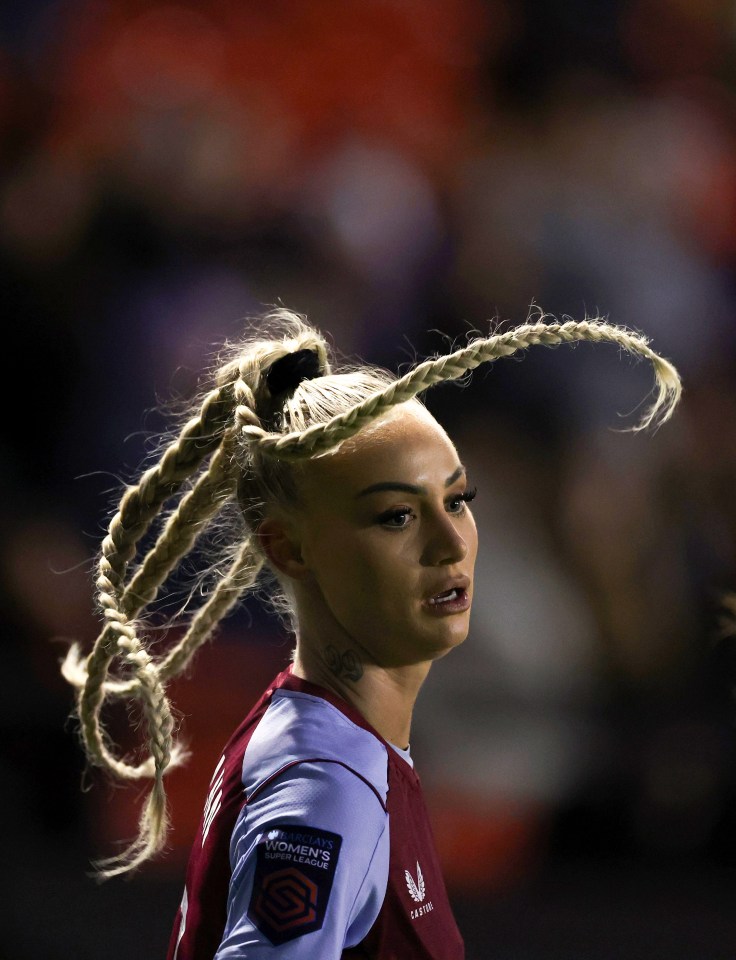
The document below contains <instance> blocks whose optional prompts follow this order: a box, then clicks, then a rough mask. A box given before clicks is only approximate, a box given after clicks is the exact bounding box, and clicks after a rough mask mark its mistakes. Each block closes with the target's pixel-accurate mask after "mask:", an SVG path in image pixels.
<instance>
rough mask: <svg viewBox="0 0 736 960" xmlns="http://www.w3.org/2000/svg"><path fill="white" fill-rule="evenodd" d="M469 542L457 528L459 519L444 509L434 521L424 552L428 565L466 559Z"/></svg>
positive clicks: (445, 563) (425, 561)
mask: <svg viewBox="0 0 736 960" xmlns="http://www.w3.org/2000/svg"><path fill="white" fill-rule="evenodd" d="M467 554H468V544H467V543H466V541H465V539H464V537H463V536H462V534H461V533H460V531H459V530H458V528H457V521H456V520H455V519H454V518H453V517H451V516H449V515H448V514H447V513H445V512H444V511H443V512H442V514H441V516H438V517H437V519H436V520H435V521H434V522H433V524H432V527H431V532H430V534H429V536H428V538H427V542H426V544H425V546H424V551H423V554H422V563H423V564H425V565H426V566H432V567H435V566H448V565H450V564H453V563H459V562H460V561H461V560H464V559H465V557H466V556H467Z"/></svg>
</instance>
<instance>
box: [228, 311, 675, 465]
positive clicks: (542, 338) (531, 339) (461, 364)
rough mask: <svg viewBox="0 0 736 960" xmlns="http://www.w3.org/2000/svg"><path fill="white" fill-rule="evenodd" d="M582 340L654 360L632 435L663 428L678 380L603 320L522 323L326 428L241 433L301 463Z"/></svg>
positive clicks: (436, 362) (423, 367)
mask: <svg viewBox="0 0 736 960" xmlns="http://www.w3.org/2000/svg"><path fill="white" fill-rule="evenodd" d="M578 340H592V341H594V342H600V341H609V342H612V343H616V344H618V345H619V346H620V347H621V348H622V349H624V350H626V351H627V352H629V353H632V354H638V355H640V356H643V357H646V358H647V359H648V360H651V362H652V365H653V366H654V374H655V378H656V382H657V387H658V393H657V397H656V400H655V401H654V403H653V404H652V406H651V407H650V409H649V410H648V411H647V412H646V413H645V414H644V416H643V418H642V420H641V422H640V423H639V424H638V426H636V427H633V428H632V429H633V430H637V431H638V430H644V429H645V428H647V427H649V426H660V425H661V424H663V423H664V422H665V421H667V420H668V419H669V418H670V416H671V415H672V412H673V410H674V408H675V406H676V405H677V402H678V400H679V398H680V393H681V389H682V388H681V384H680V378H679V375H678V373H677V371H676V370H675V368H674V367H673V366H672V364H671V363H670V362H669V361H668V360H665V359H664V358H663V357H660V356H659V355H658V354H656V353H655V352H654V351H653V350H652V349H651V348H650V347H649V346H648V341H647V340H646V339H645V338H644V337H642V336H640V335H639V334H636V333H632V332H630V331H629V330H626V329H624V328H622V327H616V326H613V325H612V324H608V323H604V322H602V321H600V320H594V319H591V320H583V321H580V322H576V321H573V320H570V321H568V322H566V323H544V322H539V323H533V324H523V325H522V326H519V327H516V328H515V329H513V330H509V331H507V332H506V333H500V334H495V335H494V336H491V337H486V338H483V339H478V340H475V341H473V342H472V343H471V344H469V345H468V346H467V347H463V348H461V349H459V350H456V351H455V352H454V353H451V354H448V355H447V356H444V357H438V358H436V359H430V360H425V361H424V362H423V363H420V364H418V365H417V366H416V367H415V368H414V369H413V370H412V371H410V372H409V373H407V374H405V375H404V376H403V377H401V378H400V379H399V380H397V381H396V382H395V383H393V384H391V386H389V387H388V388H387V389H386V390H384V391H382V392H381V393H379V394H377V395H375V396H372V397H369V398H368V399H367V400H364V401H363V402H362V403H359V404H358V405H357V406H355V407H354V408H353V409H352V410H348V411H346V412H345V413H342V414H339V415H338V416H336V417H334V418H333V419H332V420H330V421H329V422H328V423H320V424H315V425H314V426H311V427H308V428H307V429H306V430H304V431H302V432H294V433H288V434H285V435H283V434H282V435H275V434H269V433H267V432H266V431H264V430H263V429H262V428H259V427H257V426H246V427H244V428H243V434H244V435H245V436H246V437H247V438H248V439H249V440H251V441H253V442H256V443H257V444H258V447H259V449H261V450H262V451H264V452H266V453H268V454H270V455H272V456H275V457H279V458H281V459H293V460H299V459H302V458H305V457H313V456H316V455H318V454H320V453H325V452H327V451H329V450H332V449H334V448H335V447H336V446H337V445H338V444H340V443H341V442H342V441H343V440H346V439H348V438H349V437H352V436H354V434H356V433H357V432H358V431H359V430H360V429H361V428H362V427H364V426H365V425H366V424H367V423H370V422H371V421H372V420H374V419H375V418H376V417H378V416H380V415H381V414H382V413H385V412H386V411H387V410H389V409H390V408H391V407H393V406H395V405H396V404H398V403H404V402H405V401H406V400H410V399H411V398H412V397H415V396H417V394H419V393H422V392H423V391H424V390H427V389H428V388H429V387H431V386H433V385H434V384H437V383H441V382H443V381H447V380H458V379H460V378H461V377H463V376H465V374H467V373H468V372H469V371H471V370H474V369H475V368H476V367H478V366H480V364H481V363H485V362H486V361H490V360H497V359H498V358H499V357H510V356H511V355H512V354H514V353H516V352H517V351H519V350H527V349H528V348H529V347H531V346H534V345H536V344H542V345H544V346H548V347H554V346H557V345H559V344H561V343H572V342H575V341H578Z"/></svg>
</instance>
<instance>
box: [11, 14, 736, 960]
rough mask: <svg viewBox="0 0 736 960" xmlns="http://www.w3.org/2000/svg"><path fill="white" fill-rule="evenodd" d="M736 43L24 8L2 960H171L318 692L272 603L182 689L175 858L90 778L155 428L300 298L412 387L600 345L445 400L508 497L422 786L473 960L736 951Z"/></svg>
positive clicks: (732, 25) (16, 164) (581, 30)
mask: <svg viewBox="0 0 736 960" xmlns="http://www.w3.org/2000/svg"><path fill="white" fill-rule="evenodd" d="M735 47H736V8H735V7H734V5H733V4H732V3H723V2H719V0H707V2H704V0H679V2H676V0H629V2H614V0H609V2H604V0H595V2H586V3H582V2H580V0H576V2H572V0H564V2H563V0H535V2H531V0H528V2H522V0H494V2H485V3H483V2H480V0H423V2H419V0H341V2H339V3H334V2H329V0H313V2H309V3H304V2H296V0H280V2H279V0H275V2H270V3H261V2H251V0H241V2H235V0H232V2H224V0H222V2H214V3H211V4H209V5H207V6H206V7H205V6H204V5H200V4H186V3H179V2H174V3H160V4H158V3H149V2H127V3H126V2H121V0H109V2H86V3H85V2H79V0H67V2H38V0H36V2H26V3H23V4H20V3H8V4H5V5H3V7H2V9H1V10H0V128H1V130H2V141H1V142H2V151H1V154H0V163H1V167H0V284H1V285H2V302H3V318H4V319H3V327H2V335H3V347H4V350H3V358H4V364H5V376H4V377H3V383H4V384H5V385H6V391H5V404H4V417H3V427H2V430H0V451H1V452H2V462H3V471H2V484H3V494H4V495H3V497H2V500H1V502H2V514H1V519H0V524H1V527H2V553H1V555H0V562H1V563H2V580H1V583H2V587H1V589H2V598H3V609H4V630H3V646H2V650H3V666H4V667H5V668H6V669H5V671H4V680H5V682H4V684H3V695H2V697H0V721H1V722H2V736H1V737H0V774H1V775H2V785H3V786H2V791H0V814H1V821H0V822H2V824H3V828H4V830H3V837H2V850H3V862H4V869H3V871H2V872H3V881H2V883H3V886H4V890H3V896H2V911H0V918H1V919H0V956H2V957H3V958H5V957H7V958H12V960H36V958H44V960H48V958H49V957H59V958H66V957H70V958H71V957H73V958H75V960H86V958H103V957H104V958H105V960H124V958H133V957H136V958H145V960H148V958H150V960H156V958H161V957H163V956H164V955H165V949H166V944H167V941H168V936H169V930H170V927H171V923H172V920H173V915H174V911H175V909H176V906H177V904H178V901H179V897H180V892H181V887H182V883H183V868H184V861H185V857H186V851H187V847H188V843H189V837H190V835H191V831H192V830H193V829H194V825H195V823H196V820H197V817H198V815H199V811H200V809H201V805H202V801H203V798H204V794H205V788H206V784H207V781H208V779H209V771H210V767H211V763H212V761H213V759H215V758H216V756H217V751H218V749H219V747H220V745H221V742H222V740H223V739H224V737H225V736H226V735H227V734H228V733H229V731H230V727H231V726H232V725H233V724H234V723H235V722H236V721H237V720H238V719H239V718H240V717H241V715H242V714H243V713H244V712H245V710H246V709H247V707H248V706H249V705H250V702H251V700H252V698H253V696H254V695H255V694H256V693H257V692H259V691H260V688H261V686H262V685H263V684H264V683H265V682H266V681H267V680H268V679H269V678H270V675H271V674H272V673H273V672H274V671H275V670H276V669H280V668H281V666H283V664H284V663H285V662H286V661H287V659H288V643H287V641H286V639H285V638H284V637H283V635H282V634H281V633H280V632H279V629H278V626H277V624H276V623H275V621H273V620H272V619H270V618H269V617H268V616H267V614H266V613H265V612H264V611H263V610H262V609H261V608H260V607H258V605H256V604H255V603H251V604H249V605H248V606H247V609H246V610H245V611H243V612H241V613H239V614H237V615H235V616H233V617H232V618H231V619H230V620H228V621H227V623H226V624H225V625H224V626H223V629H222V631H221V633H220V634H219V636H218V637H217V639H216V640H215V641H214V643H213V644H212V645H211V646H209V647H208V648H207V649H206V650H204V651H203V652H202V653H201V655H200V657H199V658H198V660H197V664H196V669H195V670H194V672H193V674H192V676H191V678H189V679H185V680H181V681H177V682H176V683H175V684H174V685H173V686H172V690H171V693H172V697H173V698H174V702H175V704H176V706H177V708H178V710H179V711H180V712H181V716H182V723H183V730H182V732H183V734H184V736H185V738H186V739H187V740H188V741H189V742H190V743H191V745H192V747H193V750H194V755H193V758H192V760H191V761H190V763H189V765H188V766H187V767H185V768H184V770H180V771H177V772H174V773H172V775H171V777H170V778H169V781H170V782H169V788H170V794H171V798H172V809H173V824H174V828H173V832H172V839H171V844H170V850H169V852H168V854H167V855H166V856H164V857H162V858H160V859H159V860H157V861H156V862H155V863H152V864H150V865H148V866H146V867H145V868H143V869H142V870H141V871H140V872H139V873H138V874H137V875H136V876H135V877H133V878H129V879H115V880H111V881H109V882H107V883H105V884H102V885H98V884H97V883H96V882H95V881H94V880H93V879H91V878H90V875H89V871H90V864H91V861H92V860H93V859H95V858H96V857H100V856H104V855H106V854H109V853H111V852H113V851H114V849H115V848H116V843H117V842H118V841H119V840H121V839H126V838H128V837H130V836H131V834H132V832H133V831H134V826H135V820H136V817H137V810H138V808H139V800H140V791H139V790H138V788H132V789H122V788H119V787H114V786H112V785H110V784H109V783H108V781H107V780H106V779H105V778H104V777H100V776H98V775H97V774H96V773H94V772H92V773H90V772H89V771H85V769H84V761H83V755H82V751H81V748H80V746H79V743H78V739H77V732H76V727H75V724H74V721H73V719H71V717H70V714H71V710H72V707H73V695H72V690H71V688H70V687H69V686H68V685H67V684H66V682H65V681H64V680H63V679H62V678H61V677H60V674H59V660H60V658H61V657H62V655H63V652H64V650H65V648H66V643H67V641H68V639H69V638H72V639H77V640H79V641H80V642H81V643H82V644H84V645H85V648H88V646H89V645H90V644H91V643H92V642H93V640H94V637H95V634H96V629H97V617H96V614H95V610H94V602H93V590H92V581H93V561H94V558H95V554H96V550H97V548H98V545H99V542H100V540H101V538H102V536H103V535H104V531H105V524H106V520H107V510H108V508H109V507H110V506H112V505H113V504H114V502H115V497H116V495H117V491H118V485H119V483H120V482H122V481H123V480H129V479H131V478H132V477H134V476H135V468H136V466H137V464H138V463H139V461H140V458H141V456H142V454H143V453H144V452H145V450H146V449H147V448H146V437H147V436H149V435H150V432H152V431H155V429H156V426H157V425H158V422H159V421H158V419H157V416H156V414H155V413H154V412H153V408H154V407H155V406H156V403H157V401H158V400H159V399H167V398H169V397H170V396H172V395H173V394H180V395H186V394H187V393H188V391H190V390H191V388H192V385H193V382H194V378H195V376H196V374H197V372H198V371H199V370H201V368H202V366H203V364H204V363H205V362H206V361H207V360H208V359H209V357H210V355H211V351H212V349H213V348H214V347H216V346H217V345H218V344H219V343H220V342H221V341H222V340H223V339H225V338H235V337H237V336H238V334H239V333H240V332H241V331H242V328H243V321H244V318H246V317H247V316H250V315H252V314H254V313H258V312H259V311H260V310H262V309H264V308H266V307H268V306H271V305H273V304H279V303H281V304H283V305H285V306H287V307H290V308H292V309H295V310H297V311H300V312H302V313H305V314H307V316H308V317H309V319H311V320H312V321H314V322H315V323H316V324H317V325H318V326H320V327H322V329H323V330H325V331H326V332H327V333H328V334H329V335H330V336H331V338H332V339H333V340H334V342H335V343H336V345H337V346H338V348H339V349H340V350H341V351H342V352H343V353H345V354H347V355H349V356H353V357H363V358H365V359H366V360H369V361H373V362H378V363H382V364H385V365H387V366H390V367H391V368H392V369H401V368H404V367H405V366H406V365H407V364H408V362H409V361H410V360H412V359H413V358H415V357H423V356H426V355H429V354H431V353H433V352H435V351H444V350H445V349H446V347H447V345H448V343H451V342H453V341H455V340H457V341H458V342H463V341H464V339H465V337H466V335H468V334H469V333H471V332H473V331H476V332H477V331H481V332H487V331H488V330H490V329H491V327H492V326H494V325H496V324H500V325H502V326H508V325H513V324H517V323H521V322H524V321H525V320H526V318H527V315H528V311H529V309H530V307H531V306H532V304H536V305H538V306H539V307H541V308H542V309H544V310H545V311H548V312H549V313H550V314H552V315H554V316H556V317H563V316H566V315H567V316H570V317H571V318H573V319H582V318H583V317H584V316H586V315H596V314H600V315H602V316H605V317H607V318H608V319H609V320H610V321H611V322H612V323H616V324H625V325H628V326H629V327H631V328H633V329H635V330H637V331H640V332H642V333H643V334H645V335H646V336H648V337H650V338H651V342H652V346H653V348H654V349H655V350H657V351H658V352H660V353H662V354H663V355H665V356H667V357H669V358H670V359H671V360H672V361H673V362H674V363H675V364H676V366H677V367H678V369H679V370H680V372H681V374H682V377H683V382H684V388H685V389H684V395H683V400H682V403H681V405H680V407H679V408H678V410H677V412H676V414H675V417H674V419H673V420H672V421H671V422H670V423H669V424H667V425H666V426H664V427H663V428H662V429H661V430H660V431H659V432H657V433H655V434H651V433H648V434H631V433H625V432H619V431H620V428H621V427H622V426H630V425H632V424H633V423H634V422H636V418H637V414H638V412H639V411H640V410H641V404H642V403H643V402H646V400H647V399H648V392H649V390H650V388H651V383H652V380H651V372H650V370H649V368H648V365H647V364H646V363H638V364H637V363H634V362H632V361H631V360H630V358H628V357H626V356H622V355H620V353H619V351H618V350H617V349H616V348H615V347H613V346H610V345H605V344H604V345H599V346H593V345H591V344H580V345H578V346H577V347H575V348H569V347H561V348H559V349H557V350H546V349H542V348H537V349H536V350H533V351H531V352H530V353H529V354H528V355H527V356H525V357H524V359H523V361H522V362H516V361H512V362H509V361H500V362H498V363H496V364H493V365H491V366H490V367H488V368H486V369H484V370H481V371H479V372H478V373H477V374H476V376H475V377H474V378H473V380H472V381H471V383H470V384H469V385H468V386H466V387H465V388H464V389H460V388H459V387H457V386H454V385H447V386H442V387H439V388H437V389H436V391H434V392H433V393H431V394H430V395H429V396H428V397H427V402H428V404H429V405H430V407H431V408H432V409H434V410H435V411H436V412H437V414H438V416H440V417H441V419H442V420H443V422H445V423H446V424H447V426H448V428H449V429H450V430H451V432H452V434H453V437H454V438H455V439H456V441H457V443H458V446H459V448H460V450H461V454H462V455H463V457H464V458H465V459H466V460H467V461H468V463H469V465H470V466H471V470H472V471H473V474H474V480H475V482H477V483H478V487H479V495H478V499H477V501H476V503H477V510H476V515H477V520H478V524H479V527H480V531H481V538H482V548H481V553H480V557H479V562H478V570H477V583H478V587H477V599H476V603H475V606H474V613H473V618H474V619H473V629H472V631H471V636H470V638H469V640H468V642H467V643H466V645H465V646H464V648H463V649H462V650H461V651H458V652H457V653H455V654H454V655H453V656H452V657H450V658H448V659H447V660H446V661H443V662H442V663H441V664H438V665H437V667H436V668H435V670H434V671H433V673H432V675H431V677H430V680H429V681H428V684H427V686H426V688H425V691H424V692H423V696H422V698H421V700H420V703H419V706H418V710H417V715H416V721H415V726H414V730H413V750H414V755H415V758H416V762H417V766H418V770H419V772H420V775H421V776H422V778H423V780H424V783H425V788H426V791H427V795H428V798H429V800H430V803H431V805H432V809H433V812H434V816H435V822H436V829H437V842H438V847H439V849H440V853H441V856H442V859H443V863H444V866H445V872H446V876H447V880H448V886H449V888H450V892H451V894H452V897H453V900H454V902H455V905H456V911H457V916H458V920H459V923H460V925H461V928H462V930H463V932H464V934H465V938H466V942H467V952H468V960H485V958H493V960H542V958H544V960H551V958H560V960H608V958H623V957H625V958H627V960H634V958H659V957H661V958H667V960H679V958H682V960H721V958H722V960H726V958H732V957H733V956H734V953H735V952H736V919H735V918H736V870H735V868H736V782H735V776H734V775H735V772H736V765H735V763H734V760H735V759H736V757H735V750H736V727H735V725H734V719H735V718H736V714H735V713H734V710H735V709H736V704H734V698H733V690H734V680H735V679H736V674H735V670H736V649H735V647H734V642H733V640H732V639H731V636H730V632H729V627H728V623H727V621H725V622H724V610H725V607H724V601H727V599H728V597H729V594H730V591H731V590H732V589H734V588H736V536H735V535H736V498H735V497H734V493H735V487H734V479H735V478H736V442H735V441H736V436H735V434H736V416H735V414H736V376H735V370H736V363H735V361H736V326H735V324H734V305H735V304H736V288H735V284H734V281H735V280H736V271H735V267H736V99H735V96H734V95H735V92H736V71H735V70H734V66H735V60H734V56H735V53H736V49H735Z"/></svg>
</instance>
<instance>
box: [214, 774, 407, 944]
mask: <svg viewBox="0 0 736 960" xmlns="http://www.w3.org/2000/svg"><path fill="white" fill-rule="evenodd" d="M320 845H322V846H323V847H324V848H325V849H327V850H328V852H327V853H318V852H316V851H318V850H319V846H320ZM335 851H337V852H336V854H335ZM230 860H231V867H232V877H231V881H230V890H229V894H228V909H227V922H226V926H225V931H224V935H223V939H222V943H221V945H220V947H219V949H218V951H217V953H216V955H215V960H246V958H247V960H259V958H262V957H269V958H273V957H278V958H279V960H281V958H283V960H314V958H315V957H319V958H320V960H339V957H340V955H341V953H342V951H343V949H344V948H345V947H350V946H355V945H356V944H357V943H360V941H361V940H362V939H363V938H364V937H365V936H366V934H367V933H368V931H369V930H370V928H371V927H372V925H373V923H374V922H375V920H376V917H377V916H378V913H379V911H380V909H381V905H382V903H383V898H384V895H385V891H386V884H387V880H388V863H389V825H388V815H387V813H386V811H385V809H384V807H383V805H382V803H381V801H380V800H379V798H378V797H377V796H376V794H375V792H374V791H373V789H372V788H371V787H370V786H369V785H368V784H367V783H366V782H365V781H364V780H363V779H361V777H359V776H357V775H356V774H355V773H353V772H352V771H351V770H349V769H348V768H346V767H345V766H343V765H341V764H340V763H334V762H329V761H309V762H303V763H298V764H296V765H294V766H292V767H290V768H289V769H288V770H287V771H285V772H284V773H282V774H281V775H280V776H279V777H278V778H276V779H275V780H273V781H272V782H271V783H269V784H268V786H267V787H266V788H264V789H263V790H262V792H260V793H258V794H257V795H256V798H255V800H253V801H251V802H249V803H248V804H247V805H246V806H245V807H244V808H243V810H242V812H241V814H240V816H239V818H238V820H237V822H236V825H235V828H234V831H233V836H232V841H231V845H230ZM320 921H321V922H320Z"/></svg>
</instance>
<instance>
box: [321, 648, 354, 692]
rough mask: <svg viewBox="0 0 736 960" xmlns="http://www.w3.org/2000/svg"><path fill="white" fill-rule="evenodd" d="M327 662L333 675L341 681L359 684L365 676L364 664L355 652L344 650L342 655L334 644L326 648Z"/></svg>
mask: <svg viewBox="0 0 736 960" xmlns="http://www.w3.org/2000/svg"><path fill="white" fill-rule="evenodd" d="M325 661H326V662H327V666H328V667H329V668H330V670H331V671H332V673H334V674H335V676H336V677H339V678H340V679H341V680H342V679H346V680H352V681H353V683H357V682H358V680H360V678H361V677H362V676H363V664H362V663H361V662H360V660H359V659H358V655H357V653H356V652H355V651H354V650H343V651H342V653H341V652H340V651H339V650H338V649H337V648H336V647H333V646H332V644H330V645H329V646H327V647H325Z"/></svg>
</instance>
